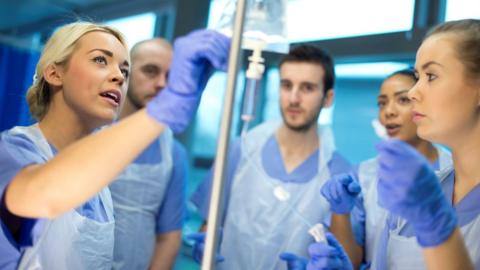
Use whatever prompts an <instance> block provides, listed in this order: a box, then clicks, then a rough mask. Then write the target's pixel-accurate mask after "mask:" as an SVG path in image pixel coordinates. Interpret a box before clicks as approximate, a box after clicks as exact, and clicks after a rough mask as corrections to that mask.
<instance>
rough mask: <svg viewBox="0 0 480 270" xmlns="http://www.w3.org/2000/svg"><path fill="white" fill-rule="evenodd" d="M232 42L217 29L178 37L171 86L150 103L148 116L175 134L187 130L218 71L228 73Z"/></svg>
mask: <svg viewBox="0 0 480 270" xmlns="http://www.w3.org/2000/svg"><path fill="white" fill-rule="evenodd" d="M229 49H230V39H229V38H227V37H226V36H224V35H222V34H220V33H217V32H215V31H213V30H197V31H194V32H192V33H190V34H188V35H187V36H185V37H181V38H178V39H177V40H176V41H175V43H174V46H173V60H172V65H171V67H170V73H169V76H168V84H167V86H166V87H165V89H163V90H162V91H160V93H159V94H158V95H157V96H156V97H154V98H153V99H152V100H151V101H150V102H149V103H148V104H147V106H146V107H147V113H148V115H150V116H151V117H153V118H154V119H155V120H157V121H158V122H160V123H163V124H166V125H167V126H169V127H170V128H171V129H172V131H173V132H175V133H178V132H181V131H183V130H184V129H185V128H186V127H187V125H188V124H189V122H190V119H191V118H192V116H193V114H194V113H195V111H196V109H197V107H198V104H199V102H200V96H201V93H202V91H203V89H204V88H205V86H206V84H207V81H208V79H209V78H210V76H211V75H212V74H213V72H214V71H215V69H221V70H226V68H227V62H228V52H229Z"/></svg>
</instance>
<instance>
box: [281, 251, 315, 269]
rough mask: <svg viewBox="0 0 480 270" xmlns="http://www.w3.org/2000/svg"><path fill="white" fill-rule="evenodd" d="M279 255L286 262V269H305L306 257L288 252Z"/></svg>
mask: <svg viewBox="0 0 480 270" xmlns="http://www.w3.org/2000/svg"><path fill="white" fill-rule="evenodd" d="M279 257H280V259H281V260H284V261H285V262H286V263H287V269H288V270H305V269H306V268H307V263H308V259H307V258H303V257H300V256H297V255H295V254H293V253H289V252H284V253H282V254H280V255H279Z"/></svg>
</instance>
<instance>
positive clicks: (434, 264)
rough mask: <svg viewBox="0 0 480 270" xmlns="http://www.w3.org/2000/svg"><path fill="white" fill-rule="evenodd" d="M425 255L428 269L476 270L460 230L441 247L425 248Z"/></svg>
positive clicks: (456, 230)
mask: <svg viewBox="0 0 480 270" xmlns="http://www.w3.org/2000/svg"><path fill="white" fill-rule="evenodd" d="M423 254H424V257H425V262H426V265H427V268H428V269H435V270H453V269H466V270H469V269H471V270H473V269H474V267H473V265H472V262H471V260H470V257H469V255H468V251H467V249H466V247H465V244H464V242H463V238H462V235H461V233H460V230H459V229H458V228H457V229H455V231H454V232H453V233H452V235H451V236H450V237H449V238H448V239H447V241H445V242H444V243H442V244H441V245H439V246H436V247H432V248H424V249H423Z"/></svg>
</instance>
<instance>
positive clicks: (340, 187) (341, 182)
mask: <svg viewBox="0 0 480 270" xmlns="http://www.w3.org/2000/svg"><path fill="white" fill-rule="evenodd" d="M360 192H361V188H360V185H359V184H358V181H357V180H355V178H354V177H353V175H352V174H346V173H342V174H338V175H334V176H333V177H332V178H330V179H329V180H328V181H327V182H326V183H325V184H324V185H323V186H322V188H321V190H320V193H321V194H322V195H323V197H325V199H327V201H328V202H329V203H330V209H331V210H332V212H334V213H337V214H348V213H350V212H351V211H352V209H353V206H354V204H355V199H356V198H357V196H358V194H360Z"/></svg>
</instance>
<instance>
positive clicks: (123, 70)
mask: <svg viewBox="0 0 480 270" xmlns="http://www.w3.org/2000/svg"><path fill="white" fill-rule="evenodd" d="M120 71H121V72H122V74H123V77H124V78H125V79H128V76H129V75H130V72H129V71H128V68H120Z"/></svg>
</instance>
